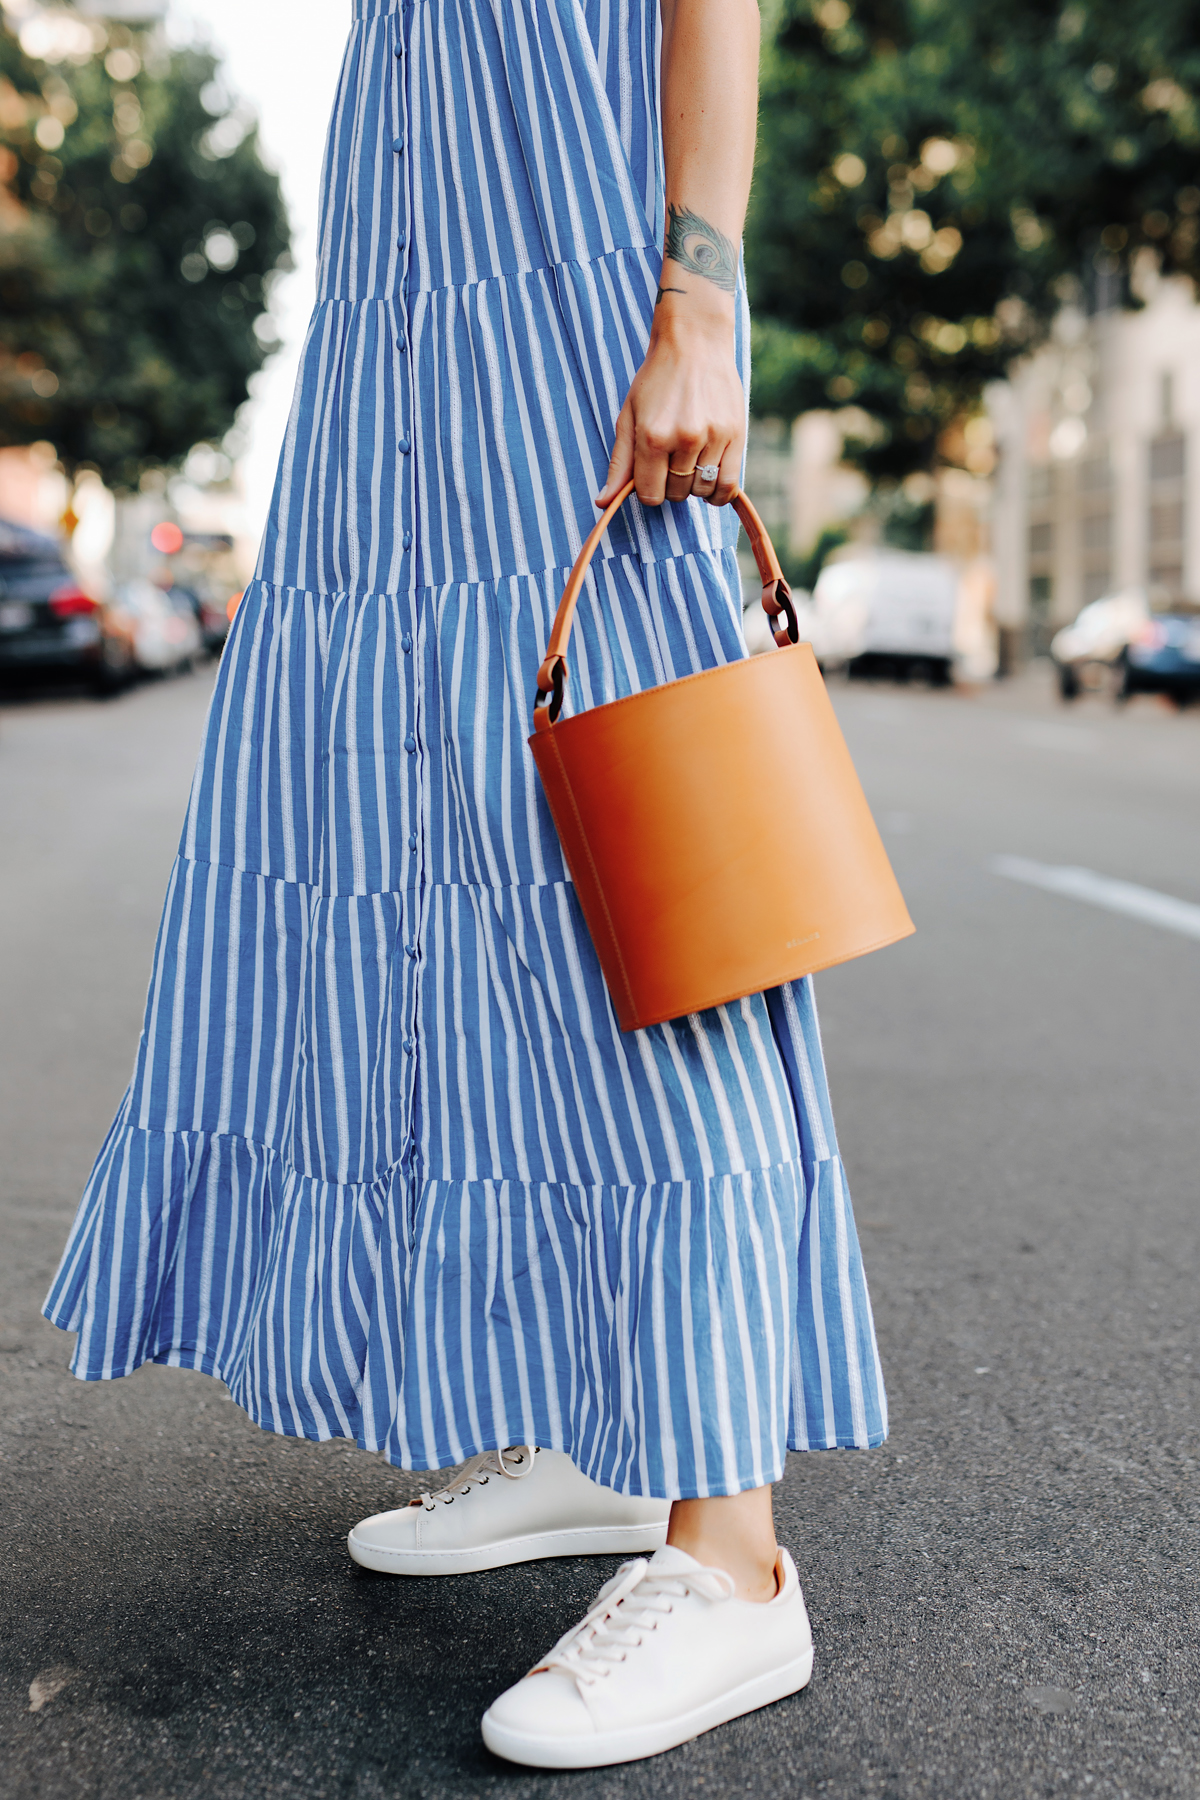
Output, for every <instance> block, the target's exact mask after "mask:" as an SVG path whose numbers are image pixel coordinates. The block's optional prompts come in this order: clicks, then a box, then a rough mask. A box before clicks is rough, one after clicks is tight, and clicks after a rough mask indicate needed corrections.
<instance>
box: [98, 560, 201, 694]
mask: <svg viewBox="0 0 1200 1800" xmlns="http://www.w3.org/2000/svg"><path fill="white" fill-rule="evenodd" d="M111 610H112V611H113V613H114V614H115V615H116V616H117V617H118V618H119V619H120V620H121V622H122V626H123V628H124V629H125V630H126V631H127V632H128V633H129V637H130V640H131V642H132V645H133V656H134V660H135V662H136V664H137V667H138V668H139V669H141V670H143V671H145V672H146V673H147V674H152V675H166V674H172V673H179V672H182V671H183V670H185V669H190V668H191V667H192V666H193V665H194V663H195V662H196V660H197V658H198V657H199V656H200V655H201V653H202V651H203V648H204V640H203V637H202V635H201V631H200V625H199V622H198V621H197V618H196V614H195V610H194V608H193V606H192V603H191V599H190V597H189V596H188V595H187V594H185V593H184V591H183V590H182V589H181V588H162V587H160V586H159V585H158V583H157V582H154V581H148V580H146V579H145V578H144V577H138V578H137V579H135V580H132V581H123V582H121V583H120V584H119V586H118V587H117V590H116V593H115V594H114V596H113V600H112V606H111Z"/></svg>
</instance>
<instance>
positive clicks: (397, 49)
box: [394, 44, 404, 56]
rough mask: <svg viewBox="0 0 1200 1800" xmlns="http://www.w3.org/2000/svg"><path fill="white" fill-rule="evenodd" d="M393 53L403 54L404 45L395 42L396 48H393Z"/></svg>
mask: <svg viewBox="0 0 1200 1800" xmlns="http://www.w3.org/2000/svg"><path fill="white" fill-rule="evenodd" d="M394 55H396V56H403V55H404V45H403V44H397V45H396V48H395V51H394Z"/></svg>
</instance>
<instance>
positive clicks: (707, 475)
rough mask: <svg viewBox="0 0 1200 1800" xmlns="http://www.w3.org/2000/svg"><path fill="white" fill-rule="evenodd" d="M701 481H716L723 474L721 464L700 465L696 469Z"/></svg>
mask: <svg viewBox="0 0 1200 1800" xmlns="http://www.w3.org/2000/svg"><path fill="white" fill-rule="evenodd" d="M696 473H697V475H698V476H699V477H700V479H701V481H715V480H716V479H717V476H718V475H719V474H720V473H721V465H720V463H700V464H699V465H698V467H697V469H696Z"/></svg>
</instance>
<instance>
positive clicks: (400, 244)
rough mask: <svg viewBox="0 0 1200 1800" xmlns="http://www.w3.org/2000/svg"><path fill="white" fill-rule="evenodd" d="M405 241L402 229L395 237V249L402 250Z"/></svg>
mask: <svg viewBox="0 0 1200 1800" xmlns="http://www.w3.org/2000/svg"><path fill="white" fill-rule="evenodd" d="M405 241H406V239H405V233H404V232H403V231H402V232H401V233H400V236H399V237H398V238H397V239H396V248H397V250H403V248H404V245H405Z"/></svg>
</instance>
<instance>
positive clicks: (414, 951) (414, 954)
mask: <svg viewBox="0 0 1200 1800" xmlns="http://www.w3.org/2000/svg"><path fill="white" fill-rule="evenodd" d="M408 954H409V955H410V956H411V957H412V959H413V961H414V962H416V960H417V955H418V947H417V945H416V944H409V946H408Z"/></svg>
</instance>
